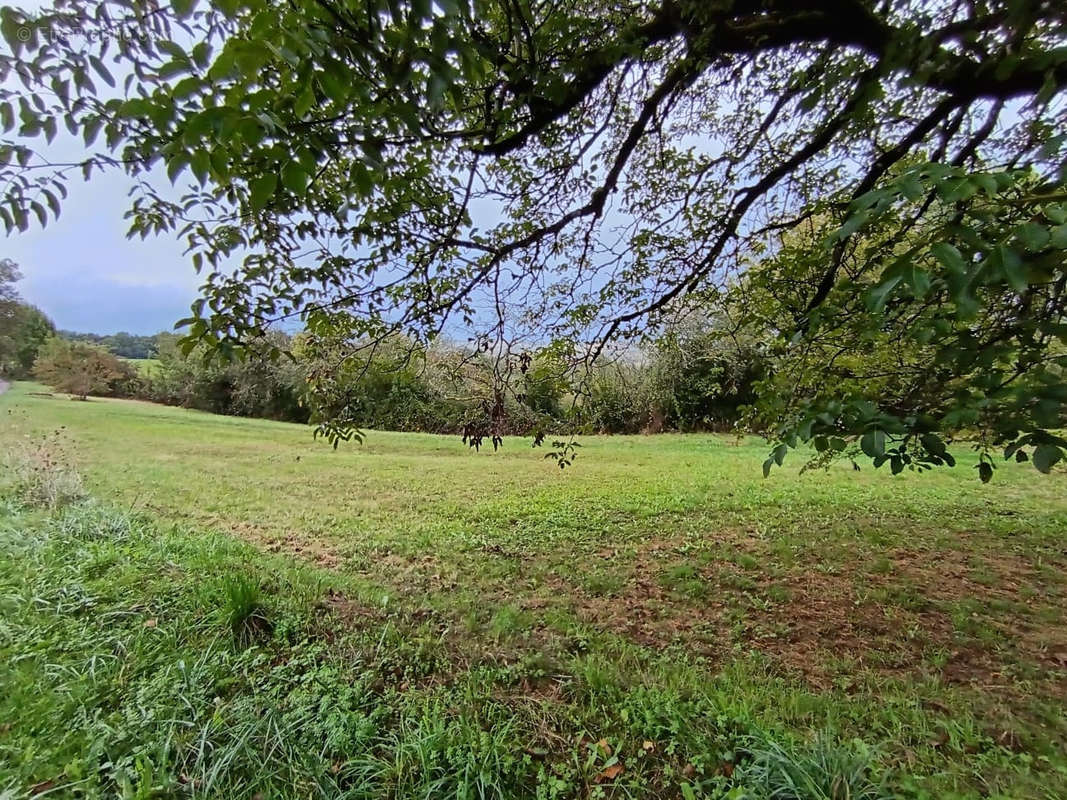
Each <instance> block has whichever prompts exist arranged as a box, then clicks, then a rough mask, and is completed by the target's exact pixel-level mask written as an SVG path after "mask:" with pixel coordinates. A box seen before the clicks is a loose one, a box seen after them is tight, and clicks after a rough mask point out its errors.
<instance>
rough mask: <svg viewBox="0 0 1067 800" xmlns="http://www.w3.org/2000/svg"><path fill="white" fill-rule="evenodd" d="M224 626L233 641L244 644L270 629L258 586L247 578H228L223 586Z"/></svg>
mask: <svg viewBox="0 0 1067 800" xmlns="http://www.w3.org/2000/svg"><path fill="white" fill-rule="evenodd" d="M222 588H223V596H224V607H223V613H224V615H225V618H226V624H227V626H228V627H229V629H230V632H231V633H232V634H233V637H234V639H235V640H236V641H237V642H238V643H240V644H243V645H247V644H249V643H250V642H252V641H254V640H255V639H257V638H258V637H260V636H261V635H264V634H267V633H269V632H270V630H271V622H270V618H269V616H268V614H267V609H266V606H265V605H264V604H263V593H262V591H261V589H260V587H259V583H258V582H257V581H256V580H254V579H253V578H251V577H249V576H248V575H242V574H237V575H231V576H228V577H226V578H225V579H224V580H223V583H222Z"/></svg>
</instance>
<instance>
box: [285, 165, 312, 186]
mask: <svg viewBox="0 0 1067 800" xmlns="http://www.w3.org/2000/svg"><path fill="white" fill-rule="evenodd" d="M307 184H308V174H307V173H306V172H304V168H303V167H301V166H300V165H299V164H297V163H296V162H295V161H290V162H289V163H288V164H286V165H285V166H284V167H282V185H283V186H284V187H285V188H286V189H288V190H289V191H290V192H292V193H293V194H303V193H304V190H305V189H306V188H307Z"/></svg>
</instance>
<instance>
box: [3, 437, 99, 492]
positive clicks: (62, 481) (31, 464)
mask: <svg viewBox="0 0 1067 800" xmlns="http://www.w3.org/2000/svg"><path fill="white" fill-rule="evenodd" d="M3 466H4V472H5V474H6V475H7V480H6V481H5V483H6V484H7V489H8V491H10V492H11V493H12V494H13V495H14V496H15V497H17V498H18V499H20V500H21V501H22V502H24V503H26V504H27V505H30V506H36V507H38V508H45V509H49V510H55V509H57V508H61V507H62V506H66V505H69V504H71V503H75V502H77V501H79V500H82V499H83V498H84V497H85V489H84V487H83V485H82V479H81V476H80V475H79V474H78V471H77V470H76V469H75V468H74V466H73V464H72V461H71V458H70V455H69V453H68V452H67V447H66V442H65V437H64V429H63V428H62V427H61V428H57V429H56V430H54V431H52V432H51V433H49V434H46V435H44V436H43V437H40V438H36V439H35V438H26V439H24V440H23V441H21V442H19V443H18V444H17V445H16V446H14V447H12V448H11V449H10V450H8V452H7V453H6V454H5V457H4V465H3Z"/></svg>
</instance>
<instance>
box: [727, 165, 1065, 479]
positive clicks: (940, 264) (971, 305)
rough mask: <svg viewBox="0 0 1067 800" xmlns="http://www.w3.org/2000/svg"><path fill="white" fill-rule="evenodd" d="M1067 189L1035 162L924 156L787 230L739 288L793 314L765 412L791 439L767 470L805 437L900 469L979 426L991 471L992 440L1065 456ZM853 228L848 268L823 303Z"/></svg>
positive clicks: (983, 464) (1040, 463) (1036, 455)
mask: <svg viewBox="0 0 1067 800" xmlns="http://www.w3.org/2000/svg"><path fill="white" fill-rule="evenodd" d="M1065 201H1067V194H1065V193H1064V191H1063V187H1062V186H1058V185H1053V186H1050V185H1048V184H1047V183H1045V182H1043V181H1041V180H1040V179H1039V177H1038V176H1036V175H1035V174H1034V173H1033V172H1031V171H1029V170H1014V171H999V172H995V173H982V172H965V171H964V170H961V169H959V168H953V167H951V166H946V165H942V164H930V163H923V164H917V165H915V166H912V167H910V168H908V169H906V170H903V171H901V173H900V174H899V175H898V176H896V177H895V178H894V180H892V181H890V182H889V183H888V184H887V185H886V186H885V187H883V188H880V189H878V190H875V191H872V192H869V193H867V194H865V195H863V196H862V197H860V198H858V199H857V200H856V201H855V202H854V203H853V204H852V205H851V207H850V209H849V216H848V218H847V219H846V222H845V223H844V225H843V226H841V227H836V228H835V226H834V225H832V224H826V223H825V221H824V223H823V224H822V225H821V226H818V225H812V226H811V227H810V228H809V230H807V231H801V232H793V233H792V234H790V236H793V237H799V241H797V242H791V241H789V238H788V237H786V238H785V241H784V244H783V246H781V247H780V248H779V249H778V251H777V252H776V253H775V254H774V256H773V257H772V258H771V259H770V261H769V264H770V265H769V266H768V267H767V268H759V269H756V270H754V271H753V272H752V273H750V275H749V279H748V280H749V285H747V286H745V287H743V288H740V289H739V290H738V291H737V292H736V295H737V296H736V297H734V298H733V300H732V301H733V302H734V303H738V302H739V300H740V297H742V296H744V297H746V298H749V299H752V298H756V300H755V301H754V305H757V306H758V305H760V304H762V307H763V313H767V312H768V311H775V310H777V311H783V310H784V311H786V312H788V313H791V314H792V316H793V319H794V320H795V322H794V323H793V324H792V325H788V326H784V330H783V331H782V334H781V337H780V339H781V342H782V344H781V346H780V347H779V358H780V363H779V364H778V366H779V367H781V371H780V374H779V377H778V378H777V379H776V380H774V381H772V383H774V385H775V387H776V389H775V395H776V400H775V402H774V403H764V404H763V405H762V406H759V405H757V410H756V413H755V415H754V419H755V420H756V421H757V423H758V424H760V425H761V426H764V427H765V429H766V430H768V431H769V432H771V433H772V434H773V435H776V436H778V437H780V439H781V444H779V445H778V446H777V447H776V448H775V450H774V453H773V454H772V456H771V458H770V459H769V460H768V465H767V466H766V467H765V469H766V468H769V465H770V464H772V463H779V464H780V463H782V460H783V459H784V457H785V453H786V452H787V450H788V449H789V448H790V447H794V446H796V445H797V443H798V442H814V444H815V447H816V449H817V451H818V452H819V453H825V452H828V453H843V452H845V451H846V440H848V441H858V442H859V445H860V452H861V453H862V454H863V455H865V456H867V457H869V458H870V459H871V460H872V461H873V463H874V465H875V466H876V467H878V466H881V465H882V464H885V463H888V464H889V465H890V467H891V470H892V472H893V473H894V474H895V473H897V472H900V471H901V470H902V469H904V468H905V467H909V468H917V469H922V468H925V467H929V466H935V465H941V464H948V465H951V464H952V463H953V462H952V458H951V455H949V454H948V453H947V451H946V449H945V442H944V437H943V436H942V435H938V431H949V432H953V431H954V432H962V433H965V434H971V435H973V436H975V437H976V440H977V443H978V447H979V448H980V449H981V450H982V451H983V452H982V456H981V460H980V463H979V464H978V467H977V468H978V472H979V476H980V477H981V479H982V480H983V481H988V480H989V479H990V478H991V477H992V475H993V469H994V465H995V461H994V459H993V457H992V456H991V454H990V452H989V451H990V450H991V449H992V448H994V447H1005V448H1006V450H1005V457H1012V456H1014V457H1016V458H1017V459H1018V460H1020V461H1022V460H1026V459H1027V458H1028V457H1029V455H1032V456H1033V459H1034V464H1035V466H1036V467H1037V468H1038V469H1040V470H1041V471H1043V472H1047V471H1048V470H1049V469H1050V467H1051V466H1052V465H1053V464H1055V463H1056V462H1057V461H1059V460H1060V459H1061V458H1063V455H1064V451H1063V447H1064V444H1065V442H1064V440H1063V439H1062V438H1061V437H1060V436H1058V435H1056V433H1055V430H1056V429H1058V428H1061V427H1063V426H1064V425H1065V424H1067V412H1065V409H1067V318H1065V309H1067V295H1065V292H1064V289H1065V279H1067V273H1065V272H1064V269H1063V265H1064V263H1065V258H1067V225H1065V224H1064V223H1065V221H1067V202H1065ZM918 208H923V209H924V214H923V216H922V219H921V220H918V218H917V215H916V209H918ZM902 220H903V222H902ZM909 220H910V221H909ZM843 230H845V231H846V232H847V233H848V235H850V236H853V237H854V238H853V239H852V248H851V250H850V252H849V253H848V255H847V257H846V262H847V263H845V264H844V266H843V267H842V269H844V270H847V276H846V277H845V279H843V280H841V281H840V282H839V283H838V284H837V285H836V286H835V287H834V288H833V290H832V291H831V292H829V293H828V295H827V297H826V298H824V299H822V300H820V301H819V303H818V305H813V304H812V299H811V298H812V296H813V294H814V293H815V292H816V291H817V286H818V285H820V284H821V282H822V281H823V280H824V279H825V269H826V267H825V264H826V262H827V260H831V259H832V252H833V250H834V249H835V248H836V247H837V246H838V245H839V243H840V242H841V241H842V237H843V235H844V234H843V233H842V231H843ZM786 278H788V280H790V281H793V282H794V289H793V290H792V292H791V295H786V297H785V299H784V300H783V294H782V291H781V290H782V284H783V283H784V281H785V280H786ZM796 287H799V288H796ZM772 293H773V294H774V296H773V297H771V294H772ZM749 310H750V311H751V309H749ZM756 319H759V317H758V316H752V315H751V314H750V318H749V320H748V324H752V322H753V321H754V320H756ZM759 324H763V323H762V322H760V323H759ZM788 380H792V381H793V385H792V386H791V387H790V386H788V385H786V381H788ZM1028 454H1029V455H1028Z"/></svg>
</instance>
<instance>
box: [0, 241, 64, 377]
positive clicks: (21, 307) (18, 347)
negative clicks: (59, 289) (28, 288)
mask: <svg viewBox="0 0 1067 800" xmlns="http://www.w3.org/2000/svg"><path fill="white" fill-rule="evenodd" d="M21 277H22V275H21V274H20V273H19V270H18V266H17V265H16V264H15V262H13V261H12V260H11V259H9V258H5V259H2V260H0V375H2V376H7V377H11V378H25V377H28V376H29V375H30V371H31V369H32V367H33V362H34V361H35V360H36V358H37V353H38V351H39V350H40V348H41V346H42V345H43V344H44V342H45V341H46V340H47V339H48V338H49V337H51V336H52V335H53V334H54V333H55V325H53V324H52V321H51V320H50V319H48V317H46V316H45V315H44V313H43V312H41V311H40V310H39V309H37V308H35V307H34V306H31V305H28V304H26V303H24V302H22V301H21V299H20V298H19V295H18V292H17V291H16V289H15V283H16V282H17V281H18V280H20V279H21Z"/></svg>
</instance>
